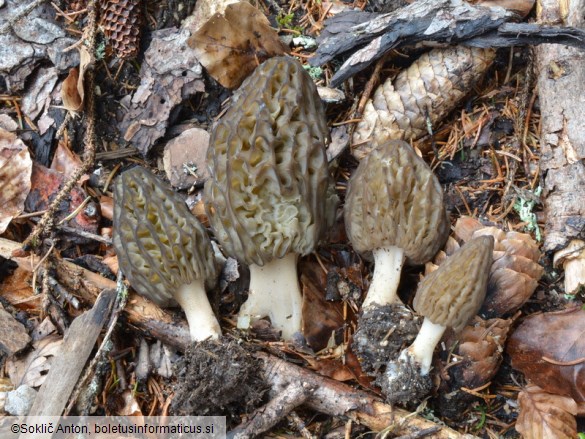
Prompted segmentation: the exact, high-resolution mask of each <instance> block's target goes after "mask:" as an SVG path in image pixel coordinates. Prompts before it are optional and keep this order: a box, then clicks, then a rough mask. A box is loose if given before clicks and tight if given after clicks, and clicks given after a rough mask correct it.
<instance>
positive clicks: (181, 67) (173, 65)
mask: <svg viewBox="0 0 585 439" xmlns="http://www.w3.org/2000/svg"><path fill="white" fill-rule="evenodd" d="M151 36H152V42H151V43H150V46H149V48H148V49H147V50H146V52H145V54H144V61H143V62H142V67H141V69H140V77H141V78H142V79H141V82H140V86H139V87H138V89H137V90H136V91H135V92H134V94H133V95H132V99H131V100H130V102H127V103H126V104H127V106H128V109H125V108H124V109H123V119H122V122H121V123H120V125H119V129H120V131H121V132H122V133H123V135H124V140H126V141H127V142H131V143H132V145H133V146H135V147H136V148H137V149H138V150H139V151H140V152H141V153H142V155H143V156H146V155H148V154H149V152H150V150H151V149H152V147H153V146H154V144H155V142H156V141H157V140H159V139H160V138H161V137H163V136H164V134H165V133H166V130H167V127H168V125H169V123H170V119H171V117H172V111H173V109H174V108H175V107H176V106H178V105H179V104H180V103H181V102H182V101H183V100H184V99H187V98H188V97H189V96H192V95H194V94H195V93H197V92H203V91H204V90H205V84H204V83H203V68H202V67H201V64H199V62H198V61H197V58H196V57H195V52H194V50H193V49H191V48H190V47H189V46H187V39H188V38H189V37H190V33H189V31H187V30H185V29H183V30H180V29H175V28H169V29H162V30H159V31H155V32H153V33H152V35H151ZM177 54H180V55H177Z"/></svg>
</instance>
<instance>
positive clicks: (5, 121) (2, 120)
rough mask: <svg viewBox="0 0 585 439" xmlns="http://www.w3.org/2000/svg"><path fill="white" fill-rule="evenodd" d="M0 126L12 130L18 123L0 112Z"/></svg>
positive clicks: (14, 129) (16, 127)
mask: <svg viewBox="0 0 585 439" xmlns="http://www.w3.org/2000/svg"><path fill="white" fill-rule="evenodd" d="M2 1H3V0H0V3H1V2H2ZM0 128H2V129H4V130H6V131H10V132H13V131H16V130H17V129H18V123H16V121H15V120H14V119H13V118H11V117H10V116H8V115H7V114H0Z"/></svg>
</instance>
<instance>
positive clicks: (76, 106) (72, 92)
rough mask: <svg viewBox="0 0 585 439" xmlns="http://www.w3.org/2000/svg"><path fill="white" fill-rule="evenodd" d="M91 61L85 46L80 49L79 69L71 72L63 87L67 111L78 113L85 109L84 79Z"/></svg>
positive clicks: (76, 68) (62, 93) (62, 92)
mask: <svg viewBox="0 0 585 439" xmlns="http://www.w3.org/2000/svg"><path fill="white" fill-rule="evenodd" d="M90 61H91V55H90V54H89V52H88V50H87V48H86V47H85V46H83V45H82V46H80V47H79V67H74V68H72V69H71V70H69V75H68V76H67V78H65V80H64V81H63V84H62V85H61V99H62V101H63V106H64V107H65V109H66V110H67V111H71V112H73V113H76V112H78V111H81V110H82V109H83V100H84V98H85V89H84V81H83V78H84V76H85V71H86V70H87V68H88V66H89V63H90Z"/></svg>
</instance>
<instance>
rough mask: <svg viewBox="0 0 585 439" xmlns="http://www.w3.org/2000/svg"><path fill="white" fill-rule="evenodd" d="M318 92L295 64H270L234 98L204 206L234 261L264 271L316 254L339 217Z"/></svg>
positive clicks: (213, 145)
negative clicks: (293, 256) (288, 258)
mask: <svg viewBox="0 0 585 439" xmlns="http://www.w3.org/2000/svg"><path fill="white" fill-rule="evenodd" d="M327 138H328V129H327V123H326V119H325V113H324V110H323V106H322V103H321V101H320V99H319V96H318V94H317V90H316V87H315V85H314V83H313V81H312V79H311V77H310V76H309V75H308V74H307V72H306V71H305V70H304V69H303V67H302V66H301V64H299V63H298V62H297V61H295V60H294V59H292V58H288V57H275V58H271V59H269V60H267V61H265V62H264V63H263V64H261V65H260V66H258V67H257V68H256V70H254V72H253V73H252V74H251V75H250V76H249V77H248V78H247V79H246V80H245V81H244V82H243V83H242V85H241V86H240V88H239V89H238V90H237V91H236V92H235V93H234V97H233V101H232V104H231V106H230V108H229V109H228V110H227V111H226V113H225V114H224V115H223V116H222V117H221V119H220V120H219V121H218V123H217V125H216V126H215V128H214V130H213V133H212V135H211V139H210V145H209V149H208V151H207V163H208V166H209V169H210V175H211V177H210V178H209V179H208V180H207V182H206V184H205V192H204V194H205V206H206V211H207V214H208V216H209V220H210V224H211V226H212V227H213V229H214V231H215V236H216V238H217V239H218V241H219V242H220V243H221V245H222V246H223V249H224V250H225V252H226V253H227V254H229V255H230V256H232V257H234V258H236V259H238V260H239V261H241V262H244V263H246V264H248V265H250V264H257V265H264V264H265V263H267V262H269V261H271V260H272V259H275V258H282V257H283V256H284V255H286V254H287V253H289V252H294V253H299V254H301V255H304V254H307V253H310V252H312V251H313V250H314V248H315V247H316V245H317V244H318V242H319V241H320V240H321V239H323V237H324V236H325V234H326V232H327V230H328V228H329V226H330V225H331V223H332V220H333V219H334V217H335V209H336V206H337V196H336V195H335V193H334V192H335V191H334V190H333V191H332V190H331V188H332V187H331V183H332V182H331V179H330V176H329V171H328V166H327V158H326V154H325V144H326V141H327Z"/></svg>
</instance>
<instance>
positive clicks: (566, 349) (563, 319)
mask: <svg viewBox="0 0 585 439" xmlns="http://www.w3.org/2000/svg"><path fill="white" fill-rule="evenodd" d="M507 352H508V354H509V355H510V357H511V359H512V366H513V367H514V368H515V369H517V370H519V371H521V372H522V373H524V375H525V376H526V378H527V379H529V380H530V381H531V382H532V383H534V384H536V385H538V386H540V387H542V388H543V389H544V390H545V391H547V392H550V393H554V394H557V395H564V396H570V397H572V398H573V399H574V400H575V401H576V402H578V403H581V402H585V386H584V385H583V383H585V361H583V358H585V310H583V309H581V308H579V307H577V308H573V309H568V310H563V311H557V312H546V313H543V314H538V315H531V316H529V317H527V318H526V319H525V320H524V321H523V322H522V324H521V325H520V326H519V327H518V328H517V329H516V330H515V331H514V333H513V334H512V336H511V337H510V340H509V342H508V349H507Z"/></svg>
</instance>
